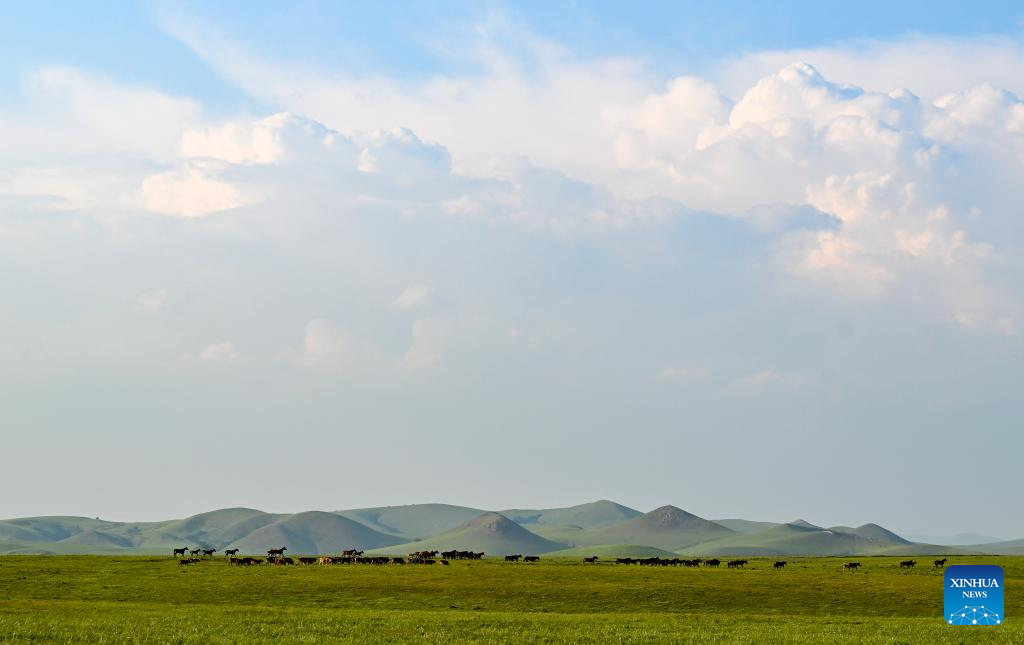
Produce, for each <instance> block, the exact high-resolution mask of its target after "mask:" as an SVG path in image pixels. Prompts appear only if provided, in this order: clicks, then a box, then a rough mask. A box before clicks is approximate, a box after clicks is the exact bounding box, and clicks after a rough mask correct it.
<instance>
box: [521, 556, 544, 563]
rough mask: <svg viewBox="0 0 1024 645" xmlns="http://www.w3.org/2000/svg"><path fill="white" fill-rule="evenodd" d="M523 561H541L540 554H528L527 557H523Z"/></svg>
mask: <svg viewBox="0 0 1024 645" xmlns="http://www.w3.org/2000/svg"><path fill="white" fill-rule="evenodd" d="M523 562H540V556H539V555H528V556H526V557H525V558H523Z"/></svg>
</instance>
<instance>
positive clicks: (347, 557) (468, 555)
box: [173, 546, 948, 573]
mask: <svg viewBox="0 0 1024 645" xmlns="http://www.w3.org/2000/svg"><path fill="white" fill-rule="evenodd" d="M287 550H288V547H284V546H282V547H279V548H276V549H267V557H266V558H254V557H249V556H245V557H237V556H238V551H239V549H224V556H225V557H226V558H228V564H232V565H237V566H243V567H247V566H253V565H260V564H264V563H266V564H277V565H293V564H300V565H309V564H321V565H326V564H377V565H380V564H435V563H440V564H442V565H445V566H447V565H448V561H449V560H480V559H481V558H483V557H484V552H483V551H480V552H475V551H459V550H458V549H453V550H451V551H436V550H435V551H416V552H414V553H410V554H409V555H408V557H407V558H403V557H395V556H383V555H380V556H363V551H361V550H359V549H344V550H342V551H341V555H331V556H320V557H312V556H302V557H296V558H291V557H286V556H285V555H284V552H285V551H287ZM215 553H217V549H203V548H198V549H191V548H189V547H182V548H180V549H178V548H176V549H174V550H173V557H178V556H181V559H180V560H179V561H178V564H180V565H182V566H186V565H191V564H195V563H197V562H200V561H201V558H209V557H213V555H214V554H215ZM186 554H188V557H185V555H186ZM438 555H440V556H441V558H440V559H438V557H437V556H438ZM598 560H599V558H598V556H596V555H593V556H589V557H585V558H583V562H584V563H588V564H595V563H597V561H598ZM947 560H948V558H942V559H941V560H935V562H934V563H933V568H935V569H938V568H941V567H944V566H945V565H946V562H947ZM520 561H522V562H540V556H538V555H527V556H524V555H522V554H518V553H517V554H513V555H506V556H505V562H520ZM747 563H748V561H747V560H729V561H728V562H726V563H725V564H726V567H728V568H729V569H742V568H743V567H744V566H746V565H747ZM615 564H626V565H639V566H647V567H700V566H702V565H703V566H705V567H713V568H717V567H718V566H720V565H721V564H722V561H721V560H719V559H718V558H711V559H709V560H703V559H701V558H693V559H683V558H659V557H652V558H616V559H615ZM787 564H789V563H788V562H787V561H785V560H777V561H775V562H774V563H772V569H776V570H778V569H784V568H785V567H786V565H787ZM915 566H917V562H916V561H914V560H902V561H900V568H901V569H913V568H914V567H915ZM860 567H861V563H860V562H844V563H843V569H845V570H847V571H850V572H851V573H852V572H855V571H856V570H857V569H859V568H860Z"/></svg>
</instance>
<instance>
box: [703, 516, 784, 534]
mask: <svg viewBox="0 0 1024 645" xmlns="http://www.w3.org/2000/svg"><path fill="white" fill-rule="evenodd" d="M711 521H712V522H714V523H715V524H721V525H722V526H724V527H725V528H727V529H732V530H734V531H736V532H737V533H757V532H758V531H763V530H765V529H770V528H772V527H773V526H778V525H779V523H778V522H756V521H754V520H741V519H735V518H733V519H726V520H711Z"/></svg>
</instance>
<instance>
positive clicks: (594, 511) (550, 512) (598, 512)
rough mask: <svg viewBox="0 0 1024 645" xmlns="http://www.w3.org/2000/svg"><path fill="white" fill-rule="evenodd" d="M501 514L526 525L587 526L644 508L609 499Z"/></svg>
mask: <svg viewBox="0 0 1024 645" xmlns="http://www.w3.org/2000/svg"><path fill="white" fill-rule="evenodd" d="M501 514H502V515H504V516H505V517H507V518H509V519H510V520H512V521H513V522H516V523H517V524H520V525H522V526H524V527H526V528H529V529H531V530H532V529H533V527H534V526H565V525H569V526H577V527H580V528H584V529H591V528H597V527H601V526H608V525H610V524H618V523H619V522H625V521H627V520H631V519H633V518H634V517H639V516H640V515H642V513H641V512H640V511H637V510H634V509H632V508H629V507H628V506H623V505H622V504H616V503H615V502H610V501H608V500H606V499H602V500H598V501H596V502H590V503H589V504H579V505H577V506H569V507H566V508H548V509H532V510H531V509H511V510H507V511H501Z"/></svg>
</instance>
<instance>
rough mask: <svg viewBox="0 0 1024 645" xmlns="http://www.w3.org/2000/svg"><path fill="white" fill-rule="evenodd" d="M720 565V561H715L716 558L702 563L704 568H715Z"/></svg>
mask: <svg viewBox="0 0 1024 645" xmlns="http://www.w3.org/2000/svg"><path fill="white" fill-rule="evenodd" d="M720 564H722V561H721V560H719V559H717V558H715V559H713V560H705V561H704V566H705V567H717V566H718V565H720Z"/></svg>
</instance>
